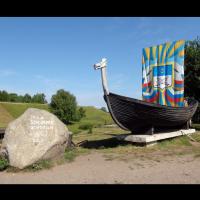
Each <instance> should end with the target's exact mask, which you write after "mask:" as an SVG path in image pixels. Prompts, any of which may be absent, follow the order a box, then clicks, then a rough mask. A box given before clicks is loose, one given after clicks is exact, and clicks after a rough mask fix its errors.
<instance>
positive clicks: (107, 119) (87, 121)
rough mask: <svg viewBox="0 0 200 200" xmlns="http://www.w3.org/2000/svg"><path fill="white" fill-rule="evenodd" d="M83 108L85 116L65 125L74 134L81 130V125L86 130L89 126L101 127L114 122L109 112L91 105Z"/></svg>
mask: <svg viewBox="0 0 200 200" xmlns="http://www.w3.org/2000/svg"><path fill="white" fill-rule="evenodd" d="M83 108H84V109H85V111H86V113H85V114H86V117H84V118H82V119H81V121H80V122H74V123H73V124H71V125H68V126H67V127H68V128H69V130H70V131H71V132H73V133H74V134H77V133H80V132H82V129H83V127H87V130H90V129H91V126H92V127H101V126H103V125H108V124H113V123H114V122H113V120H112V118H111V116H110V114H109V113H106V112H104V111H102V110H100V109H97V108H95V107H92V106H84V107H83ZM87 132H88V131H87ZM91 132H92V131H91Z"/></svg>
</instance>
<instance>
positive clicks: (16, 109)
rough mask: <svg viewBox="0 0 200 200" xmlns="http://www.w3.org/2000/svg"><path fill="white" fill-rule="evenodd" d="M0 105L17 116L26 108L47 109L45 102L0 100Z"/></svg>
mask: <svg viewBox="0 0 200 200" xmlns="http://www.w3.org/2000/svg"><path fill="white" fill-rule="evenodd" d="M0 105H1V106H2V107H3V108H4V109H5V110H6V111H7V112H8V113H9V114H10V115H11V116H12V117H13V118H17V117H19V116H20V115H22V114H23V113H24V112H25V111H26V109H28V108H39V109H43V110H47V111H48V110H49V108H48V105H47V104H37V103H4V102H1V103H0Z"/></svg>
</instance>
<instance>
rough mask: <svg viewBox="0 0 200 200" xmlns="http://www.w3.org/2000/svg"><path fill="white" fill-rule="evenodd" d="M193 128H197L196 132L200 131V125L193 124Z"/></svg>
mask: <svg viewBox="0 0 200 200" xmlns="http://www.w3.org/2000/svg"><path fill="white" fill-rule="evenodd" d="M192 128H195V129H196V130H198V131H200V124H192Z"/></svg>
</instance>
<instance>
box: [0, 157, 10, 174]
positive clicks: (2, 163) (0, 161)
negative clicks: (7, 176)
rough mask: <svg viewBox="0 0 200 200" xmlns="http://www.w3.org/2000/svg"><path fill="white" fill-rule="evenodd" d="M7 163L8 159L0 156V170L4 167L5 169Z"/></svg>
mask: <svg viewBox="0 0 200 200" xmlns="http://www.w3.org/2000/svg"><path fill="white" fill-rule="evenodd" d="M8 165H9V163H8V160H7V159H5V158H2V157H0V171H3V170H4V169H6V168H7V167H8Z"/></svg>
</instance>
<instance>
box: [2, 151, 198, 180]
mask: <svg viewBox="0 0 200 200" xmlns="http://www.w3.org/2000/svg"><path fill="white" fill-rule="evenodd" d="M199 169H200V157H197V158H194V156H193V155H181V156H172V157H170V158H165V157H163V158H162V160H157V161H155V160H151V159H144V158H143V159H139V158H135V159H130V160H129V159H127V160H119V159H109V158H108V157H105V155H103V154H101V153H95V152H94V153H91V154H88V155H84V156H79V157H77V158H76V160H75V161H74V162H72V163H65V164H63V165H59V166H55V167H54V168H52V169H49V170H42V171H39V172H18V173H11V172H5V171H4V172H0V183H2V184H7V183H12V184H16V183H46V184H51V183H61V184H62V183H64V184H70V183H83V184H84V183H94V184H96V183H97V184H98V183H103V184H104V183H116V184H122V183H133V184H134V183H142V184H145V183H179V184H180V183H183V184H184V183H200V172H199Z"/></svg>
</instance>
